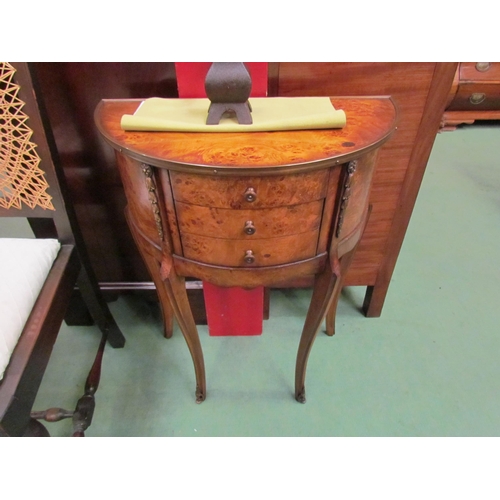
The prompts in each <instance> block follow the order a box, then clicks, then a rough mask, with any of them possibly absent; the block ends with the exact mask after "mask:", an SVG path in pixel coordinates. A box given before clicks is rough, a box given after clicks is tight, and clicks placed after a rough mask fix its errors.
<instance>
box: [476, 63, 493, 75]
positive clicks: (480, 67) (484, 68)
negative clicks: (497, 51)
mask: <svg viewBox="0 0 500 500" xmlns="http://www.w3.org/2000/svg"><path fill="white" fill-rule="evenodd" d="M490 67H491V63H485V62H478V63H476V70H477V71H481V73H484V72H485V71H488V70H489V69H490Z"/></svg>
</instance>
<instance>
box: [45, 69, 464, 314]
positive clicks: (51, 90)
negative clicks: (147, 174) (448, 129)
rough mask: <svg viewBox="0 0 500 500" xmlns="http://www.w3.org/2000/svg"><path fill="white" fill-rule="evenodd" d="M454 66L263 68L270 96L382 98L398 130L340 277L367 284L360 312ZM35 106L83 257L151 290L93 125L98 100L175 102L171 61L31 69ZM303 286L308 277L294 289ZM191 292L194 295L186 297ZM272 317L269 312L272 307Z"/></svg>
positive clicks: (380, 271)
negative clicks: (60, 173)
mask: <svg viewBox="0 0 500 500" xmlns="http://www.w3.org/2000/svg"><path fill="white" fill-rule="evenodd" d="M456 68H457V64H456V63H435V62H420V63H384V62H381V63H376V62H375V63H374V62H366V63H363V62H357V63H333V62H321V63H305V62H286V63H270V65H269V73H270V79H269V95H270V96H278V95H279V96H307V95H316V96H325V95H350V96H359V95H371V96H377V95H391V96H392V98H393V100H394V102H395V103H396V104H397V106H398V108H399V113H400V124H399V127H398V130H397V132H396V133H395V134H394V136H393V137H392V139H391V141H390V142H389V143H388V144H387V145H385V146H383V148H382V150H381V153H380V156H379V160H378V163H377V167H376V169H375V174H374V181H373V182H374V184H373V189H372V191H371V195H370V203H371V205H372V207H373V209H372V215H371V217H370V220H369V222H368V227H367V230H366V232H365V234H364V236H363V238H362V240H361V242H360V245H359V249H358V251H357V253H356V256H355V258H354V260H353V262H352V265H351V266H350V269H349V273H348V275H347V277H346V280H345V284H346V285H347V286H364V287H367V293H366V300H365V303H364V312H365V314H366V315H367V316H369V317H376V316H379V315H380V314H381V311H382V308H383V304H384V301H385V298H386V294H387V291H388V289H389V283H390V280H391V277H392V274H393V271H394V268H395V265H396V262H397V257H398V254H399V251H400V248H401V245H402V242H403V239H404V235H405V232H406V228H407V226H408V224H409V221H410V217H411V213H412V210H413V206H414V203H415V201H416V198H417V194H418V190H419V187H420V183H421V181H422V178H423V175H424V172H425V167H426V164H427V160H428V157H429V154H430V151H431V149H432V146H433V144H434V139H435V137H436V134H437V132H438V131H439V127H440V124H441V120H442V117H443V112H444V110H445V106H446V103H447V99H448V95H449V93H450V89H451V87H452V83H453V78H454V75H455V71H456ZM36 69H37V72H38V75H39V78H40V81H41V86H42V90H43V96H44V100H45V102H46V104H47V108H48V112H49V117H50V122H51V125H52V129H53V133H54V136H55V140H56V143H57V148H58V151H59V153H60V157H61V164H62V166H63V167H64V171H65V174H66V178H67V180H68V188H69V192H70V194H71V199H72V200H73V201H74V204H75V210H76V215H77V218H78V222H79V224H80V227H81V230H82V233H83V237H84V239H85V242H86V244H87V247H88V251H89V256H90V260H91V263H92V266H93V268H94V269H95V273H96V275H97V279H98V280H99V282H100V283H101V287H102V288H103V289H106V290H116V291H120V290H123V289H125V288H127V289H131V288H132V289H145V288H151V283H150V278H149V275H148V271H147V268H146V267H145V266H144V264H143V262H142V260H141V258H140V255H139V253H138V251H137V250H136V248H135V246H134V243H133V240H132V238H131V236H130V233H129V231H128V228H127V224H126V221H125V217H124V215H123V210H124V207H125V205H126V200H125V197H124V195H123V189H122V186H121V181H120V178H119V174H118V169H117V166H116V161H115V159H114V157H113V154H112V152H111V151H110V150H109V148H107V147H106V145H105V143H104V139H102V137H100V136H99V134H98V133H97V131H96V130H95V127H94V124H93V112H94V110H95V107H96V106H97V104H98V103H99V101H100V100H101V99H112V98H113V99H123V98H146V97H175V96H176V95H177V90H176V77H175V68H174V64H173V63H37V64H36ZM293 284H294V285H295V286H310V285H311V281H310V280H308V281H307V280H303V281H302V282H300V283H299V282H297V281H296V282H295V283H293ZM193 292H195V291H193ZM271 314H272V307H271Z"/></svg>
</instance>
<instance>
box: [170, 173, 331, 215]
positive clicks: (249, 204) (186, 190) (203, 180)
mask: <svg viewBox="0 0 500 500" xmlns="http://www.w3.org/2000/svg"><path fill="white" fill-rule="evenodd" d="M170 182H171V186H172V192H173V197H174V199H175V200H176V201H181V202H184V203H190V204H193V205H201V206H205V207H215V208H226V209H232V210H240V209H247V210H255V209H258V208H265V207H280V206H288V205H299V204H301V203H307V202H309V201H315V200H320V199H322V198H324V197H325V196H326V189H327V186H328V171H327V169H322V170H317V171H313V172H308V173H305V174H294V175H287V176H280V175H275V176H260V177H252V176H242V177H218V176H207V175H196V174H186V173H180V172H170Z"/></svg>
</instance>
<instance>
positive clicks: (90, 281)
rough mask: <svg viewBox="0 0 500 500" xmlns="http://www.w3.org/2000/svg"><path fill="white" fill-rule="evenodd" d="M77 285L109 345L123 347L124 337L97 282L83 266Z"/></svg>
mask: <svg viewBox="0 0 500 500" xmlns="http://www.w3.org/2000/svg"><path fill="white" fill-rule="evenodd" d="M77 283H78V288H79V289H80V293H81V294H82V297H83V300H84V301H85V304H86V305H87V307H88V309H89V312H90V314H91V316H92V317H93V318H94V321H95V322H96V324H97V326H98V327H99V328H100V330H101V332H102V333H103V335H106V336H107V339H108V342H109V343H110V345H111V346H112V347H123V346H124V345H125V337H124V336H123V333H122V332H121V330H120V328H119V327H118V325H117V324H116V321H115V318H114V317H113V315H112V314H111V311H110V310H109V307H108V304H107V303H106V301H105V300H104V297H103V296H102V293H101V290H100V289H99V285H98V283H97V281H96V280H95V278H94V277H93V276H91V275H90V273H89V272H88V270H87V269H86V267H85V266H82V269H81V271H80V275H79V276H78V282H77Z"/></svg>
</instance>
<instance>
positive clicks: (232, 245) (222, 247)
mask: <svg viewBox="0 0 500 500" xmlns="http://www.w3.org/2000/svg"><path fill="white" fill-rule="evenodd" d="M317 244H318V231H308V232H306V233H302V234H298V235H292V236H283V237H281V238H269V239H260V240H253V241H247V240H230V239H221V238H209V237H206V236H199V235H194V234H183V235H182V247H183V252H184V257H186V258H188V259H192V260H196V261H198V262H203V263H206V264H213V265H218V266H227V267H265V266H274V265H279V264H287V263H290V262H296V261H299V260H304V259H308V258H311V257H314V256H315V255H316V247H317ZM247 259H248V260H247Z"/></svg>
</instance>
